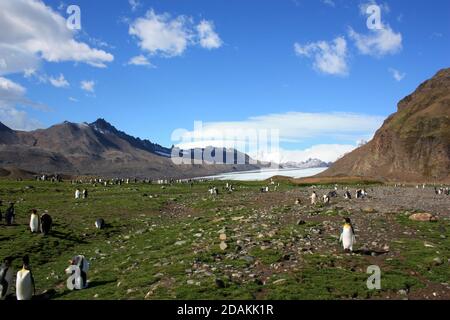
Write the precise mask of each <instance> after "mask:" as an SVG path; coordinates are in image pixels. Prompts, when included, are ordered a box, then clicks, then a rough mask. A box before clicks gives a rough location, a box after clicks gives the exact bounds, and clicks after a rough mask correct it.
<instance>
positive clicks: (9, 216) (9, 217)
mask: <svg viewBox="0 0 450 320" xmlns="http://www.w3.org/2000/svg"><path fill="white" fill-rule="evenodd" d="M15 216H16V209H15V208H14V202H11V203H10V204H9V207H8V209H6V212H5V220H6V224H7V225H8V226H10V225H12V224H13V223H14V218H15Z"/></svg>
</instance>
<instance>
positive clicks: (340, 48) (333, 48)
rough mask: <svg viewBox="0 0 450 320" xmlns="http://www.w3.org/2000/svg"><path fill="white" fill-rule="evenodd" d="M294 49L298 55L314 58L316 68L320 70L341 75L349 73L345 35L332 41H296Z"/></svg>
mask: <svg viewBox="0 0 450 320" xmlns="http://www.w3.org/2000/svg"><path fill="white" fill-rule="evenodd" d="M294 50H295V53H296V54H297V56H304V57H308V58H312V59H313V60H314V62H313V66H314V68H315V69H316V70H318V71H320V72H323V73H326V74H332V75H340V76H344V75H347V74H348V65H347V56H348V54H347V41H346V40H345V38H343V37H337V38H336V39H334V40H333V41H331V42H326V41H318V42H313V43H308V44H305V45H301V44H299V43H295V44H294Z"/></svg>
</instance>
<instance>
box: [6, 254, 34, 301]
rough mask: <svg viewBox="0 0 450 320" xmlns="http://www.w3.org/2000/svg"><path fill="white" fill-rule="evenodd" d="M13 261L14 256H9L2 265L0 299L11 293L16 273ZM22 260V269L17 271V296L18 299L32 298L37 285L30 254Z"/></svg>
mask: <svg viewBox="0 0 450 320" xmlns="http://www.w3.org/2000/svg"><path fill="white" fill-rule="evenodd" d="M12 262H13V258H11V257H7V258H5V259H4V260H3V264H2V265H1V267H0V300H4V299H5V298H7V297H9V296H10V295H11V291H12V283H13V275H14V271H13V267H12ZM22 262H23V263H22V269H21V270H19V271H18V272H17V276H16V296H17V300H31V297H32V296H33V295H34V293H35V286H34V278H33V274H32V273H31V269H30V258H29V257H28V255H26V256H24V257H23V259H22Z"/></svg>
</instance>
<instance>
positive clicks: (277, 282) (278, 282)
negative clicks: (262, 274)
mask: <svg viewBox="0 0 450 320" xmlns="http://www.w3.org/2000/svg"><path fill="white" fill-rule="evenodd" d="M284 282H286V279H278V280H275V281H274V282H273V284H282V283H284Z"/></svg>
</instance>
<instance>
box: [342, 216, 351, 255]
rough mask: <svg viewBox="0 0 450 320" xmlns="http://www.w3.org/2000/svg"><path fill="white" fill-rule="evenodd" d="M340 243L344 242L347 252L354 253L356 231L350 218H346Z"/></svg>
mask: <svg viewBox="0 0 450 320" xmlns="http://www.w3.org/2000/svg"><path fill="white" fill-rule="evenodd" d="M339 242H342V245H343V247H344V250H345V251H348V250H350V251H353V244H354V243H355V230H354V229H353V225H352V223H351V221H350V218H345V224H344V226H343V228H342V233H341V237H340V238H339Z"/></svg>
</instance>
